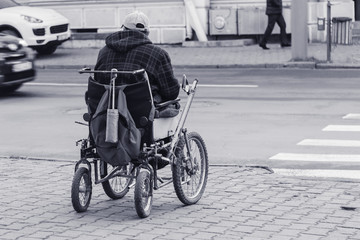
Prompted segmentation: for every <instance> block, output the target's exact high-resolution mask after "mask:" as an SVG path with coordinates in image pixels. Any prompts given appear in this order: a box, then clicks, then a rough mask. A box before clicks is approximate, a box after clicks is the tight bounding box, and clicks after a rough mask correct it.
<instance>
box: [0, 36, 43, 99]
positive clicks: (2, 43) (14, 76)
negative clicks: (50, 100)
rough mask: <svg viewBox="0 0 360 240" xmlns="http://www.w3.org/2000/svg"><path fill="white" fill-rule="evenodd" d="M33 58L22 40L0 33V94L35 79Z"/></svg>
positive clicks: (30, 50)
mask: <svg viewBox="0 0 360 240" xmlns="http://www.w3.org/2000/svg"><path fill="white" fill-rule="evenodd" d="M34 57H35V53H34V51H33V50H32V49H31V48H29V47H27V46H26V42H25V41H24V40H23V39H20V38H17V37H14V36H11V35H6V34H2V33H0V94H3V93H9V92H13V91H15V90H16V89H18V88H19V87H20V86H21V85H22V84H23V83H24V82H28V81H32V80H34V79H35V73H36V72H35V66H34Z"/></svg>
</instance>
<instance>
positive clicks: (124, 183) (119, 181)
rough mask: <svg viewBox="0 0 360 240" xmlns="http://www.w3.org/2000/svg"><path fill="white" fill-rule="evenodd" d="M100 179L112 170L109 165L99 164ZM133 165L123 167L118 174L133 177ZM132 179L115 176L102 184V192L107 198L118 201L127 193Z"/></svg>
mask: <svg viewBox="0 0 360 240" xmlns="http://www.w3.org/2000/svg"><path fill="white" fill-rule="evenodd" d="M101 168H102V171H101V178H104V177H105V176H107V174H108V173H109V172H110V171H111V170H112V168H113V167H112V166H111V164H108V163H106V162H103V161H102V162H101ZM132 169H133V164H132V163H129V164H128V165H126V166H123V167H122V168H121V169H120V170H119V171H118V172H119V173H121V174H124V175H128V176H133V175H134V172H133V173H132V172H131V171H132ZM132 181H133V179H132V178H129V177H120V176H116V177H113V178H111V179H109V180H108V181H105V182H103V183H102V186H103V189H104V192H105V193H106V195H108V197H110V198H112V199H120V198H123V197H124V196H125V195H126V194H127V193H128V192H129V185H130V184H131V183H132Z"/></svg>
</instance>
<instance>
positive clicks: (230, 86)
mask: <svg viewBox="0 0 360 240" xmlns="http://www.w3.org/2000/svg"><path fill="white" fill-rule="evenodd" d="M198 86H199V87H210V88H212V87H214V88H217V87H220V88H257V87H259V86H258V85H241V84H240V85H239V84H198Z"/></svg>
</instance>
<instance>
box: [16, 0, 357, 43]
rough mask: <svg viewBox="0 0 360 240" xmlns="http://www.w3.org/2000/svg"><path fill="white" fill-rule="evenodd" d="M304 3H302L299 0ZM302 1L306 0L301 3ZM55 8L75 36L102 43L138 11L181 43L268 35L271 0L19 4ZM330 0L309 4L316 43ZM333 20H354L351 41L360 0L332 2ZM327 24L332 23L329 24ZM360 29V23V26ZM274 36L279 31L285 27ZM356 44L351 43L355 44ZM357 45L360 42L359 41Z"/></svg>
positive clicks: (159, 38)
mask: <svg viewBox="0 0 360 240" xmlns="http://www.w3.org/2000/svg"><path fill="white" fill-rule="evenodd" d="M292 1H294V0H283V5H284V11H283V14H284V17H285V20H286V22H287V32H288V33H290V34H291V22H290V20H291V2H292ZM295 1H299V0H295ZM301 1H302V0H301ZM17 2H19V3H21V4H24V5H30V6H36V7H46V8H52V9H55V10H57V11H58V12H60V13H61V14H63V15H64V16H65V17H67V18H68V19H69V20H70V28H71V30H72V32H73V38H78V39H81V38H84V39H86V38H95V39H99V40H102V39H103V38H104V36H105V35H106V34H108V33H109V32H114V31H116V30H118V29H119V28H120V27H121V25H122V22H123V19H124V17H125V16H126V15H127V14H128V13H130V12H131V11H133V10H135V9H137V10H140V11H143V12H144V13H145V14H147V15H148V17H149V19H150V24H151V28H150V29H151V34H150V38H151V40H152V41H153V42H154V43H161V44H175V43H182V42H184V41H190V40H200V41H204V36H205V38H206V39H205V40H229V39H247V38H251V39H254V40H257V39H259V37H261V35H262V34H263V33H264V31H265V28H266V24H267V16H266V15H265V6H266V0H131V1H130V0H82V1H80V0H62V1H59V0H17ZM327 3H328V1H327V0H308V27H309V28H308V30H309V31H308V32H309V41H310V42H324V41H326V29H322V27H325V28H326V24H324V26H319V25H322V24H323V23H324V22H323V21H322V20H324V19H326V17H327ZM331 3H332V6H331V16H332V17H335V18H336V17H345V18H349V19H351V20H350V21H349V22H350V25H349V26H347V27H346V28H347V30H348V31H351V33H350V35H349V37H350V38H351V39H355V38H356V37H357V36H356V35H357V32H358V29H357V28H360V26H358V22H357V21H359V22H360V0H337V1H334V0H331ZM325 22H326V21H325ZM359 25H360V24H359ZM273 33H275V34H276V33H279V28H278V27H277V26H276V29H275V30H274V32H273ZM349 41H350V40H349ZM355 41H357V40H356V39H355V40H354V42H355Z"/></svg>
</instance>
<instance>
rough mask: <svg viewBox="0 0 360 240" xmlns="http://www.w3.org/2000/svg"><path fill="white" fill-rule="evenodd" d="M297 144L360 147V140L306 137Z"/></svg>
mask: <svg viewBox="0 0 360 240" xmlns="http://www.w3.org/2000/svg"><path fill="white" fill-rule="evenodd" d="M297 145H301V146H322V147H360V141H357V140H335V139H304V140H302V141H301V142H299V143H298V144H297Z"/></svg>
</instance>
